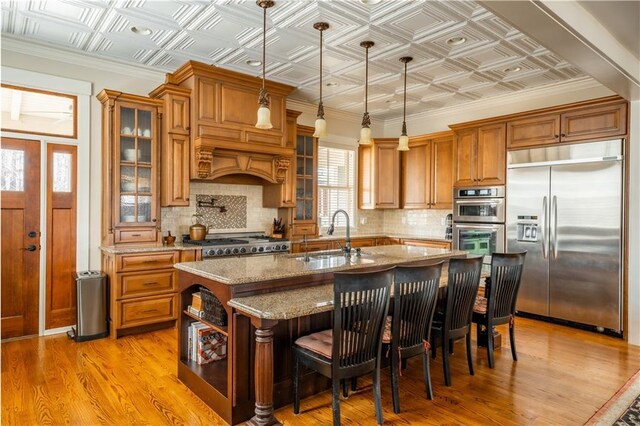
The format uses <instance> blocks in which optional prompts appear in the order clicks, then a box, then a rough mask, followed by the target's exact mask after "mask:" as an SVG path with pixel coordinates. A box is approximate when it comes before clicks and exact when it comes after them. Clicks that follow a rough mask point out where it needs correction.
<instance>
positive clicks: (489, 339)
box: [487, 326, 494, 368]
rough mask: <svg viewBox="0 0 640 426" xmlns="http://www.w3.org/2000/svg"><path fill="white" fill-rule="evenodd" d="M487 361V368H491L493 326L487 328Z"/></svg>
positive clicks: (492, 364) (492, 363)
mask: <svg viewBox="0 0 640 426" xmlns="http://www.w3.org/2000/svg"><path fill="white" fill-rule="evenodd" d="M487 360H488V361H489V368H493V366H494V362H493V326H487Z"/></svg>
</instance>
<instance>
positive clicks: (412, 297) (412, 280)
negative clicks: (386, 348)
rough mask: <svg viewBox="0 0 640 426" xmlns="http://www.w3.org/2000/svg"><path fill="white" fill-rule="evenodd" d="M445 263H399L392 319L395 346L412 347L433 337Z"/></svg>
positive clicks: (394, 285) (394, 280) (394, 279)
mask: <svg viewBox="0 0 640 426" xmlns="http://www.w3.org/2000/svg"><path fill="white" fill-rule="evenodd" d="M443 263H444V262H440V263H437V264H435V265H415V266H397V267H396V269H395V271H394V278H393V320H392V322H391V335H392V336H393V337H392V340H391V341H392V344H393V345H394V347H400V348H411V347H414V346H422V344H423V341H424V340H426V341H429V334H430V331H431V321H432V320H433V313H434V312H435V310H436V302H437V300H438V289H439V288H440V275H441V273H442V264H443Z"/></svg>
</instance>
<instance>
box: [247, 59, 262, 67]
mask: <svg viewBox="0 0 640 426" xmlns="http://www.w3.org/2000/svg"><path fill="white" fill-rule="evenodd" d="M247 65H251V66H252V67H259V66H260V65H262V61H258V60H257V59H249V60H248V61H247Z"/></svg>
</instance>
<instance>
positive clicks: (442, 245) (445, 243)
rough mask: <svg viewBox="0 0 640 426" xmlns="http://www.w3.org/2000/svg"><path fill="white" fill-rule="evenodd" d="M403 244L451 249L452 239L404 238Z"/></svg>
mask: <svg viewBox="0 0 640 426" xmlns="http://www.w3.org/2000/svg"><path fill="white" fill-rule="evenodd" d="M402 244H404V245H406V246H418V247H432V248H441V249H447V250H451V241H440V240H412V239H405V238H403V239H402Z"/></svg>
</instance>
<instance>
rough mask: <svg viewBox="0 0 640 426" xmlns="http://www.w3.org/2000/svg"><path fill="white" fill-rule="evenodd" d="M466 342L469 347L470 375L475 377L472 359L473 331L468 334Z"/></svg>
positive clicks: (468, 362)
mask: <svg viewBox="0 0 640 426" xmlns="http://www.w3.org/2000/svg"><path fill="white" fill-rule="evenodd" d="M465 340H466V346H467V364H469V374H470V375H472V376H473V358H472V357H471V330H469V331H468V332H467V336H466V339H465Z"/></svg>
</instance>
